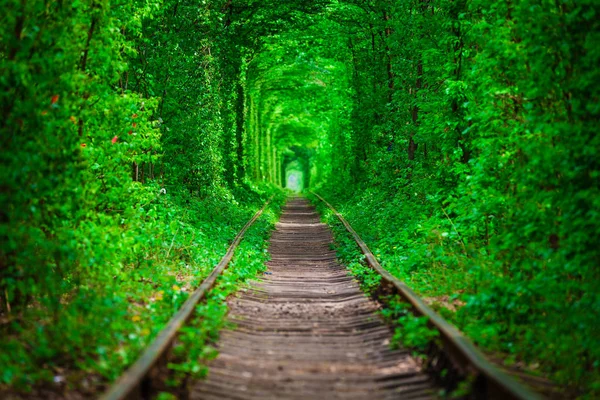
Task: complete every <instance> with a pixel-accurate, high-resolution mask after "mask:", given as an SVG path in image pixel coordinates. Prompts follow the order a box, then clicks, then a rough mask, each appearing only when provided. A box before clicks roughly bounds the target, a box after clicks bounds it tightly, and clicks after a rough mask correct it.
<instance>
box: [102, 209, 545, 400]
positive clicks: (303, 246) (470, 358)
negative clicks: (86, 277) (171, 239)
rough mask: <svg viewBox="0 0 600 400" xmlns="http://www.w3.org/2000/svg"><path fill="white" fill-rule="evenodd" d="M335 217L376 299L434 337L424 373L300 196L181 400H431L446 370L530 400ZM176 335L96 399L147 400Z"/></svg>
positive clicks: (494, 393) (485, 390)
mask: <svg viewBox="0 0 600 400" xmlns="http://www.w3.org/2000/svg"><path fill="white" fill-rule="evenodd" d="M322 200H323V199H322ZM323 201H324V200H323ZM334 211H335V210H334ZM336 214H337V212H336ZM337 215H338V217H339V218H340V219H341V221H342V222H343V223H344V224H345V225H346V227H347V228H348V230H349V231H350V233H351V234H352V235H353V236H354V237H355V239H356V241H357V243H358V244H359V246H360V247H361V249H362V250H363V252H364V253H365V255H366V260H367V262H368V263H369V264H370V265H371V266H372V267H373V268H374V269H375V270H376V271H377V272H378V273H380V274H381V276H382V291H384V292H386V293H398V294H400V295H401V296H403V297H404V298H405V299H406V300H407V301H408V302H410V303H411V304H412V306H413V307H414V311H415V312H416V313H417V314H420V315H427V316H428V317H429V318H430V321H431V324H432V326H433V327H435V328H436V329H438V330H439V331H440V334H441V345H440V346H433V347H432V351H431V357H430V362H429V363H428V364H427V368H425V366H423V365H421V363H419V362H418V361H417V360H416V359H414V358H413V357H412V356H411V354H410V351H409V350H407V349H397V350H392V349H391V348H390V346H389V343H390V340H391V338H392V330H391V328H390V327H389V326H387V325H386V324H385V323H384V322H383V320H382V319H381V317H380V316H379V315H378V313H377V311H378V309H379V308H380V305H379V303H377V302H376V301H374V300H372V299H370V298H368V297H366V295H364V294H363V293H362V292H361V291H360V288H359V285H358V283H357V282H356V281H355V280H354V279H353V278H352V277H351V276H349V274H348V272H347V271H346V269H345V268H344V267H343V266H341V265H340V264H338V262H337V261H336V256H335V252H334V251H332V250H331V243H332V240H333V239H332V236H331V232H330V230H329V228H328V227H327V226H326V225H325V224H322V223H321V222H320V220H319V216H318V215H317V213H316V212H315V210H314V207H313V206H311V205H310V203H309V202H308V201H307V200H306V199H304V198H291V199H290V200H289V201H288V203H287V205H286V207H285V209H284V213H283V215H282V217H281V220H280V222H279V223H278V224H277V229H276V230H275V232H274V233H273V235H272V237H271V241H270V247H269V251H270V253H271V261H270V262H269V263H268V268H269V269H268V271H267V272H266V273H265V275H264V276H263V277H261V278H260V279H259V280H257V281H255V282H254V283H253V285H251V287H250V288H248V289H245V290H242V291H240V292H239V293H238V294H237V295H236V296H233V297H232V298H230V299H229V300H228V306H229V309H230V313H229V317H228V318H229V320H230V321H231V322H233V323H234V324H235V325H236V328H234V329H227V330H224V331H223V332H221V335H220V339H219V343H218V345H217V346H218V350H219V356H218V357H217V358H216V359H215V360H213V361H211V362H210V363H209V375H208V377H207V378H206V379H203V380H199V381H195V382H193V383H192V384H191V385H189V389H188V390H187V391H186V393H187V394H186V397H189V398H191V399H312V398H315V399H392V398H393V399H415V400H416V399H435V398H438V393H440V389H441V387H440V386H439V385H440V384H441V382H443V381H444V380H443V379H442V380H440V379H437V378H438V377H436V375H435V374H436V373H440V372H441V370H445V371H446V372H444V373H442V375H444V376H446V382H444V383H445V384H448V379H449V378H451V379H452V380H455V381H456V380H459V379H461V378H464V377H466V376H470V377H471V379H472V381H473V382H474V385H473V391H472V394H471V397H473V398H486V399H535V398H538V397H537V395H535V394H534V393H532V392H530V391H529V390H528V389H527V388H525V387H523V386H521V385H520V384H519V383H517V382H516V381H514V380H513V379H512V378H510V377H509V376H507V375H506V374H504V373H503V372H501V371H500V370H498V369H496V368H495V367H494V366H493V365H492V364H490V363H489V362H488V361H487V360H486V359H485V358H484V357H483V356H482V355H481V354H480V353H479V352H478V351H477V350H476V349H475V348H474V346H473V345H472V344H470V342H469V341H468V340H466V339H465V338H464V337H463V336H462V335H461V334H460V333H459V332H458V331H456V329H454V328H453V327H451V326H450V325H448V324H447V323H446V322H445V321H444V320H442V319H441V318H440V317H439V316H437V314H435V313H434V312H433V311H431V310H430V309H429V308H428V307H427V306H426V305H425V304H423V303H422V301H421V300H420V299H419V298H418V297H417V296H416V295H415V294H414V293H412V291H411V290H410V289H409V288H407V287H406V286H405V285H404V284H403V283H402V282H399V281H398V280H396V279H395V278H393V277H392V276H391V275H389V274H388V273H387V272H386V271H385V270H383V269H382V268H381V266H379V264H378V263H377V261H376V259H375V258H374V257H373V255H372V254H371V252H370V251H369V250H368V248H367V246H366V245H365V244H364V242H362V240H361V239H360V238H359V237H358V235H357V234H356V233H355V232H354V231H353V230H352V228H351V227H350V226H349V225H348V223H347V222H346V221H345V220H344V219H343V217H342V216H341V215H339V214H337ZM256 218H257V216H255V218H254V219H256ZM249 224H250V223H249ZM247 226H249V225H247ZM240 239H241V237H240ZM232 247H234V246H232ZM230 251H233V249H230ZM228 254H229V253H228ZM222 263H223V262H222ZM222 263H221V264H222ZM221 264H220V265H221ZM225 265H226V263H225ZM224 267H225V266H222V268H221V270H222V269H223V268H224ZM219 273H220V272H219ZM211 276H212V275H211ZM213 283H214V281H213ZM210 285H212V283H211V284H210ZM210 285H204V284H203V286H206V287H207V288H208V287H210ZM206 290H207V289H206ZM195 301H199V299H196V300H195ZM186 318H187V317H186ZM184 320H185V318H184ZM182 321H183V320H182ZM172 325H173V324H169V326H172ZM178 326H181V323H179V324H178ZM175 331H176V329H175ZM174 335H175V333H174V331H173V329H171V330H170V331H169V333H168V335H167V334H165V335H161V336H159V339H158V340H161V337H162V341H163V344H162V345H161V346H154V350H152V351H151V350H148V351H147V352H146V354H144V355H143V356H142V357H141V359H140V360H146V361H145V362H144V363H142V362H141V361H138V363H136V365H134V366H133V367H132V369H131V370H129V371H128V372H127V373H126V374H125V375H124V376H123V377H121V379H119V380H118V381H117V383H116V384H115V385H114V386H113V387H112V388H111V389H110V390H109V392H108V393H107V394H106V395H105V396H104V397H103V399H105V400H114V399H123V398H150V397H152V390H150V388H151V386H153V385H152V382H150V380H151V379H152V378H151V377H152V375H153V374H152V373H151V371H152V370H153V369H154V368H156V364H158V363H159V362H160V360H161V359H164V358H165V357H164V353H165V352H166V350H167V348H168V344H169V343H171V342H172V341H173V339H174ZM151 348H152V346H151ZM448 371H450V373H448ZM450 383H452V382H450ZM454 383H456V382H454Z"/></svg>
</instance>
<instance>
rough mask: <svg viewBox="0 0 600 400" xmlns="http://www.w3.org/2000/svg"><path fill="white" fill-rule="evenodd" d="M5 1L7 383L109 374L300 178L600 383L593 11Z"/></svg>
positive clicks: (517, 346)
mask: <svg viewBox="0 0 600 400" xmlns="http://www.w3.org/2000/svg"><path fill="white" fill-rule="evenodd" d="M2 5H3V7H2V9H3V10H5V12H4V13H3V16H2V24H1V27H0V43H1V47H0V66H1V67H0V71H2V74H1V80H0V87H1V90H0V113H1V119H0V129H1V132H2V137H1V143H2V151H1V153H0V158H1V166H0V176H2V181H1V183H0V185H1V188H2V191H1V192H2V194H1V196H0V237H1V240H2V251H1V252H0V332H1V333H0V334H1V335H2V336H3V337H6V338H7V339H6V340H3V341H2V342H3V343H0V384H1V385H3V386H2V387H3V388H5V389H6V388H8V390H13V388H18V389H19V390H21V389H23V388H25V389H27V390H28V389H31V388H32V387H36V385H39V384H40V382H48V381H51V380H52V376H51V374H50V373H48V372H47V369H44V371H42V370H41V369H43V368H40V367H39V366H41V365H50V366H52V367H53V368H63V367H65V366H68V368H75V367H74V366H77V367H76V368H80V369H83V370H88V371H94V373H98V374H100V375H101V376H102V377H103V379H105V380H106V381H110V380H112V379H114V378H115V373H116V372H115V371H120V370H122V369H123V368H125V367H126V366H127V365H129V364H130V363H131V360H132V358H133V357H134V355H135V354H138V353H139V349H140V348H142V347H143V345H144V344H145V343H147V342H148V340H149V339H150V338H151V337H153V335H155V334H156V329H157V328H153V327H159V326H161V324H164V322H165V320H166V318H167V317H168V315H170V313H171V312H172V309H173V307H175V306H176V305H178V304H180V303H181V302H182V301H183V299H184V298H185V293H183V292H181V291H180V290H176V289H173V288H175V287H176V288H179V289H180V288H181V287H184V286H185V285H187V287H193V286H194V285H195V284H197V283H198V282H199V281H201V280H202V278H203V277H205V276H206V274H207V271H208V266H209V265H212V264H214V261H215V260H216V259H218V255H219V254H220V253H222V251H223V248H224V247H226V245H227V243H228V242H229V241H231V239H232V237H233V236H235V232H237V231H238V230H239V228H240V227H241V226H242V225H243V223H244V221H246V220H247V219H248V218H249V216H250V215H252V213H253V212H254V211H256V209H257V208H258V207H260V206H261V205H262V203H263V202H264V200H266V199H267V198H269V197H270V196H271V195H272V194H276V193H278V196H279V197H277V198H278V199H279V200H277V201H276V203H277V202H281V201H283V200H282V198H283V197H282V195H281V193H282V189H284V188H287V189H290V190H292V191H295V192H303V191H304V192H307V191H308V190H313V191H316V192H319V193H320V194H322V195H324V196H326V197H327V198H328V199H330V200H331V202H333V203H334V205H336V207H337V208H339V209H340V210H341V211H343V213H344V215H346V217H347V218H348V219H349V221H350V222H351V223H352V224H353V226H355V228H356V230H357V231H358V232H359V233H360V234H361V236H362V237H363V238H364V239H365V241H367V243H368V244H369V246H370V247H371V248H372V249H373V250H374V252H375V253H376V254H377V256H378V257H379V258H380V259H381V261H382V264H383V265H384V267H385V268H387V269H388V270H389V271H390V272H391V273H392V274H394V275H395V276H397V277H399V278H401V279H403V280H404V281H406V282H407V283H409V284H410V285H411V287H413V288H414V289H415V290H416V291H417V292H418V293H419V294H420V295H422V296H424V297H425V298H426V299H428V301H429V302H430V303H431V304H432V305H433V306H434V307H435V308H437V309H438V311H439V312H440V313H442V314H443V315H444V317H445V318H447V319H449V320H451V321H452V322H453V323H455V324H456V325H457V326H458V327H459V328H460V329H461V330H463V331H464V332H465V333H466V334H467V335H469V336H470V337H471V338H472V339H473V340H474V341H475V342H476V343H477V344H478V345H479V346H481V347H482V348H484V349H485V350H486V351H489V352H491V353H496V354H502V356H503V357H504V359H506V360H507V362H508V363H520V364H522V365H524V366H526V368H527V369H529V370H530V372H532V373H535V374H541V375H544V376H548V377H551V378H552V379H554V380H556V381H557V382H559V384H560V385H563V386H565V387H568V388H569V390H574V391H575V392H576V393H579V394H582V393H588V394H591V396H594V395H598V393H600V392H599V390H600V346H598V343H599V341H600V337H599V336H598V335H599V333H598V332H599V331H598V329H597V327H598V325H599V324H600V321H599V319H598V312H597V311H598V309H599V307H600V275H599V274H600V272H599V271H600V270H599V269H598V265H599V264H600V250H599V249H600V247H598V245H597V241H598V237H599V234H600V218H599V216H600V189H599V185H598V182H599V178H600V162H599V158H598V154H599V152H600V139H599V138H600V136H599V135H597V132H596V131H597V122H598V117H599V114H600V106H599V104H600V102H599V100H600V97H599V96H600V69H599V68H598V65H600V51H599V49H600V22H598V21H600V20H599V19H598V14H599V13H600V8H599V5H598V2H597V1H593V0H588V1H572V0H565V1H560V2H548V1H541V0H522V1H519V2H513V1H509V0H472V1H465V0H400V1H390V0H311V1H309V0H286V1H277V0H263V1H258V0H247V1H242V0H202V1H193V0H144V1H141V0H133V1H122V0H105V1H98V0H81V1H73V2H64V1H56V2H42V1H27V2H26V1H21V0H3V1H2ZM277 204H279V203H277ZM148 299H151V300H148ZM156 299H159V300H162V299H169V302H170V303H169V304H168V305H167V304H165V302H160V301H155V300H156ZM142 305H143V306H142ZM142 308H143V309H144V310H150V311H144V312H145V313H146V314H143V315H145V317H143V318H142V317H139V315H141V314H140V309H142ZM109 314H110V315H114V317H112V318H108V317H106V316H107V315H109ZM132 315H133V317H135V319H132V318H133V317H132ZM134 322H135V323H134ZM91 327H94V328H95V329H94V330H92V328H91ZM98 330H99V331H103V332H106V333H104V334H98V333H97V331H98ZM65 332H68V333H65ZM131 332H134V333H131ZM132 335H133V336H132ZM58 338H61V339H60V340H58ZM26 343H31V344H26ZM117 348H118V349H123V350H122V352H121V353H118V352H116V351H115V349H117ZM45 371H46V372H45ZM49 374H50V375H49Z"/></svg>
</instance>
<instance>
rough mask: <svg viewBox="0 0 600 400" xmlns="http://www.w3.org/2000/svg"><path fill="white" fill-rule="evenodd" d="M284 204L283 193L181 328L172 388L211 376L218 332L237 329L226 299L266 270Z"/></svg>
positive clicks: (216, 353) (249, 232)
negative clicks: (231, 321)
mask: <svg viewBox="0 0 600 400" xmlns="http://www.w3.org/2000/svg"><path fill="white" fill-rule="evenodd" d="M283 202H284V196H283V194H282V193H280V194H278V195H277V196H276V197H275V198H274V200H273V202H272V204H271V205H270V206H269V207H268V208H267V209H266V210H265V212H264V213H263V215H261V217H260V218H259V219H258V220H257V221H256V222H255V223H254V225H253V226H252V227H250V228H249V229H248V231H247V232H246V234H245V236H244V239H243V240H242V241H241V243H240V245H239V246H238V248H237V249H236V251H235V254H234V257H233V259H232V261H231V262H230V265H229V267H228V268H227V269H226V270H225V271H224V272H223V274H222V275H221V276H220V277H219V278H218V279H217V284H216V285H215V287H214V288H213V289H212V290H211V291H210V292H209V293H208V295H207V297H206V301H203V302H202V303H201V304H200V305H198V307H197V308H196V313H195V314H194V316H193V318H192V320H191V321H190V323H188V324H187V325H186V326H185V327H184V328H182V329H181V334H180V335H179V337H178V340H177V344H176V345H175V346H174V348H173V355H174V360H173V361H172V362H170V363H169V365H168V367H169V369H170V370H171V371H173V373H172V374H171V376H170V377H169V379H168V382H167V384H168V385H169V386H171V387H179V386H181V384H182V383H183V382H188V381H189V379H190V378H191V379H201V378H203V377H205V376H206V375H207V374H208V373H209V370H208V368H207V366H206V363H207V362H208V361H210V360H212V359H214V358H215V357H217V355H218V352H217V350H216V349H215V348H214V347H213V344H214V343H215V342H216V341H217V340H218V337H219V331H220V330H222V329H223V328H226V327H230V328H233V327H234V326H232V325H231V326H229V325H228V322H227V321H226V319H225V317H226V315H227V311H228V309H227V303H226V300H227V298H228V297H229V296H231V295H233V294H234V293H235V292H236V291H238V290H240V288H243V287H244V286H245V285H247V284H248V282H249V281H250V280H252V279H253V278H255V277H256V276H257V275H258V274H260V273H262V272H264V271H265V270H266V265H265V263H266V262H267V261H268V260H269V253H268V251H267V247H268V239H269V237H270V236H271V232H272V230H273V228H274V226H275V223H276V222H277V221H278V219H279V214H280V212H281V205H282V204H283Z"/></svg>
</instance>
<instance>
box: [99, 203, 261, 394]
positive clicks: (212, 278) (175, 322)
mask: <svg viewBox="0 0 600 400" xmlns="http://www.w3.org/2000/svg"><path fill="white" fill-rule="evenodd" d="M271 200H272V197H271V199H269V200H267V202H266V203H265V204H264V206H263V207H262V208H261V209H260V210H259V211H257V212H256V214H254V216H253V217H252V218H251V219H250V220H249V221H248V222H247V223H246V225H244V227H243V228H242V230H241V231H240V232H239V233H238V234H237V236H236V237H235V239H234V240H233V242H232V243H231V245H230V246H229V248H228V249H227V253H225V255H224V256H223V258H222V259H221V261H220V262H219V263H218V264H217V266H216V267H215V268H214V269H213V270H212V272H211V273H210V275H209V276H208V277H207V278H206V279H205V280H204V281H203V282H202V284H201V285H200V286H199V287H198V288H197V289H196V290H195V291H194V292H193V293H192V294H191V295H190V297H188V299H187V300H186V301H185V303H184V304H183V306H181V308H180V309H179V311H177V313H176V314H175V315H174V316H173V318H171V320H169V322H168V323H167V325H166V326H165V328H164V329H163V330H162V331H161V332H160V333H159V334H158V336H157V337H156V338H155V339H154V341H152V343H150V345H149V346H148V347H147V348H146V350H145V351H144V352H143V353H142V355H141V356H140V357H139V358H138V359H137V361H136V362H135V363H134V364H133V365H132V366H131V367H129V369H128V370H127V371H125V373H124V374H123V375H121V377H120V378H119V379H118V380H117V381H116V382H115V383H114V384H113V385H112V386H111V387H110V388H109V390H108V391H107V392H106V393H104V394H103V395H102V396H101V397H100V399H101V400H122V399H141V398H145V397H146V395H147V393H146V392H147V390H146V388H147V387H148V386H149V382H148V379H149V374H150V373H151V371H152V369H153V368H154V367H155V366H156V364H157V363H158V361H159V360H160V359H161V358H162V357H163V356H165V354H166V352H167V350H168V349H169V347H170V346H171V344H172V343H173V340H174V339H175V337H176V335H177V332H178V331H179V328H181V326H182V325H183V324H184V323H185V322H186V321H187V320H188V319H189V318H190V317H191V316H192V314H193V312H194V309H195V307H196V305H197V304H198V303H199V302H200V300H202V299H203V298H204V296H205V294H206V293H207V292H208V290H210V289H211V288H212V287H213V286H214V284H215V282H216V280H217V278H218V277H219V275H221V273H222V272H223V271H224V270H225V268H227V265H228V264H229V262H230V261H231V258H232V257H233V253H234V251H235V249H236V248H237V246H238V245H239V243H240V242H241V240H242V238H243V237H244V234H245V233H246V231H247V230H248V228H250V226H252V224H254V222H255V221H256V220H257V219H258V218H259V217H260V216H261V215H262V213H263V212H264V210H265V209H266V208H267V206H268V205H269V203H270V202H271Z"/></svg>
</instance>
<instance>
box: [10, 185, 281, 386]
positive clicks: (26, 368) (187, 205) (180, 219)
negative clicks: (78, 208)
mask: <svg viewBox="0 0 600 400" xmlns="http://www.w3.org/2000/svg"><path fill="white" fill-rule="evenodd" d="M147 188H148V190H149V191H150V190H151V189H152V190H155V193H156V194H155V195H153V196H152V197H149V200H148V201H147V202H146V203H145V204H139V205H138V207H137V213H138V216H139V217H138V218H139V219H138V220H137V221H136V220H135V219H130V221H136V222H135V224H136V225H135V226H132V225H128V226H123V227H122V229H121V230H119V231H115V232H111V231H107V232H106V233H105V237H106V240H109V241H116V242H118V243H115V245H116V246H118V247H119V248H120V247H123V248H125V250H126V252H123V253H119V252H117V253H116V255H119V254H122V255H123V256H122V258H117V257H116V255H115V254H114V253H110V252H109V251H110V249H109V250H108V251H107V249H106V247H101V246H97V247H96V249H97V251H96V252H90V254H91V256H92V257H95V258H96V260H92V261H95V262H97V263H99V262H107V261H108V260H111V262H112V263H114V264H115V265H114V267H113V268H112V269H106V270H104V271H102V273H101V274H96V275H94V276H83V277H80V278H79V285H78V286H76V287H74V288H73V289H72V290H71V291H70V292H68V293H67V294H65V295H64V296H62V297H61V298H60V299H49V300H48V301H46V300H45V299H41V300H40V301H38V302H35V303H33V304H32V305H30V306H29V307H28V308H27V309H25V310H23V311H22V312H20V313H19V314H18V315H15V314H14V313H13V314H9V315H8V317H7V318H5V319H4V320H3V321H2V324H1V325H0V332H1V335H2V338H3V340H2V341H1V342H0V384H1V386H0V394H2V393H10V392H21V393H27V392H31V391H32V390H33V391H38V392H39V390H51V391H60V392H64V391H68V390H76V391H79V392H81V393H88V394H91V393H96V391H97V390H98V388H100V387H102V386H104V385H105V384H106V383H108V382H110V381H113V380H115V379H116V378H117V377H118V376H119V375H120V374H121V373H122V372H123V371H124V369H125V368H126V367H128V366H129V365H131V363H132V362H134V361H135V359H136V358H137V357H138V355H139V354H140V352H141V351H142V350H143V349H144V348H145V346H147V345H148V343H150V341H151V340H152V339H153V338H154V337H155V336H156V335H157V334H158V332H160V330H161V329H162V328H163V326H164V325H165V323H166V322H167V321H168V320H169V319H170V318H171V316H172V315H173V314H174V313H175V312H176V311H177V310H178V309H179V308H180V307H181V305H182V304H183V302H184V301H185V300H186V299H187V297H188V295H189V294H190V293H191V292H192V291H193V290H194V289H195V288H196V287H197V286H198V285H199V284H200V283H201V282H202V280H204V279H205V278H206V276H208V274H209V273H210V272H211V271H212V269H213V268H214V266H215V265H216V264H217V263H218V262H219V260H220V259H221V257H222V256H223V255H224V254H225V252H226V250H227V248H228V246H229V244H230V243H231V241H232V240H233V238H234V237H235V235H236V234H237V232H238V231H239V230H240V229H241V228H242V226H243V225H244V224H245V223H246V222H247V221H248V220H249V219H250V218H251V217H252V215H253V214H254V213H255V212H256V211H257V210H258V209H259V208H260V207H262V205H263V204H264V202H265V200H266V199H267V198H269V197H270V196H271V195H273V194H276V197H275V199H274V200H273V204H272V205H271V206H270V208H269V210H267V212H266V214H268V215H269V216H268V217H266V216H263V217H261V218H260V219H259V220H258V221H257V222H256V224H255V226H254V227H253V228H251V229H250V230H249V231H248V232H247V233H246V238H245V239H244V240H243V241H242V244H241V245H240V248H239V249H238V251H237V252H236V254H241V257H242V258H241V259H240V256H236V258H235V260H234V262H233V264H232V268H230V269H229V270H228V271H227V272H226V274H225V275H224V276H223V278H222V279H220V281H219V282H220V284H219V286H218V288H217V290H216V291H215V293H214V294H211V296H209V300H208V302H207V303H206V304H203V305H201V306H200V309H199V315H202V316H205V317H207V318H205V319H204V320H203V322H202V324H203V325H202V326H203V328H202V329H201V330H200V332H201V333H200V334H198V333H197V332H194V331H191V330H189V328H184V330H183V332H184V336H185V335H186V334H189V335H191V336H190V337H192V336H193V337H194V340H197V342H198V343H204V341H206V340H208V339H209V338H210V337H211V335H212V333H211V332H213V331H214V329H215V327H217V326H219V324H220V321H221V319H222V316H223V315H224V311H223V309H222V304H221V299H222V298H224V297H225V296H226V295H227V294H228V293H230V292H231V291H232V290H234V288H235V287H236V285H237V283H238V281H243V280H244V279H247V278H248V277H249V276H251V275H252V274H254V272H255V271H256V270H257V268H258V266H257V265H256V263H255V261H253V260H252V258H251V257H254V256H255V254H254V250H253V248H252V246H258V247H260V248H262V247H261V242H260V241H261V240H264V237H265V236H266V235H267V234H268V231H269V226H270V224H272V220H273V215H274V213H275V212H276V211H274V210H277V209H278V208H279V206H280V204H281V203H282V201H283V199H284V195H283V193H282V192H281V191H280V190H279V189H273V188H270V187H268V186H263V187H262V188H260V189H259V188H255V189H250V188H247V189H240V190H239V193H236V198H234V197H232V196H231V195H229V196H224V197H219V196H216V195H213V196H211V197H206V198H204V199H200V198H197V197H193V196H189V195H186V194H185V193H183V194H181V197H179V195H178V194H173V195H172V194H170V193H164V191H163V192H161V191H160V188H158V187H155V186H154V185H148V186H147ZM238 200H240V202H238ZM242 201H243V203H242ZM96 229H101V228H100V227H97V228H96ZM85 245H86V246H92V247H93V244H92V243H87V244H85ZM103 252H104V253H103ZM125 255H126V256H125ZM109 256H110V258H108V257H109ZM103 257H107V260H103ZM241 260H243V261H241ZM92 261H91V262H92ZM107 267H110V266H109V265H107ZM52 301H57V302H59V307H58V306H57V307H52V306H51V305H49V304H48V303H49V302H52ZM211 352H212V351H211V350H210V347H208V346H202V347H201V348H198V350H197V351H196V353H193V354H191V355H193V356H198V357H199V358H208V357H209V356H210V354H211ZM181 368H183V369H184V370H191V371H192V372H194V371H195V369H196V367H194V366H193V365H192V364H190V366H188V367H185V366H184V367H181ZM196 372H197V371H196ZM40 393H42V392H39V393H38V394H40Z"/></svg>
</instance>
